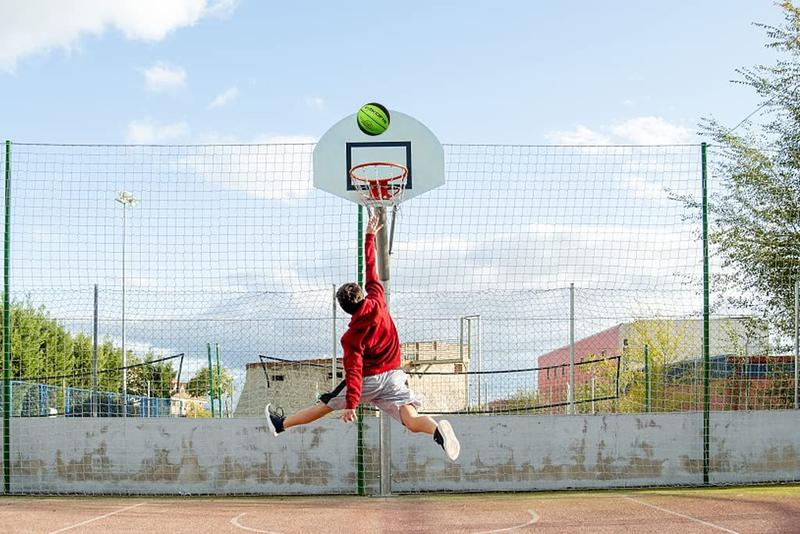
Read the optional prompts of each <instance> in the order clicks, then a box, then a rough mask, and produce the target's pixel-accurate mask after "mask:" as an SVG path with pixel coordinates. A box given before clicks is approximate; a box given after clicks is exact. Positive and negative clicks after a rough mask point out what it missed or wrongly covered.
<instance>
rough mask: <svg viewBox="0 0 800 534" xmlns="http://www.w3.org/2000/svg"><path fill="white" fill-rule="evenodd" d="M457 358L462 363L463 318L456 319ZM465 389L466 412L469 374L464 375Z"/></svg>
mask: <svg viewBox="0 0 800 534" xmlns="http://www.w3.org/2000/svg"><path fill="white" fill-rule="evenodd" d="M458 358H459V359H460V360H461V361H462V362H463V361H464V318H463V317H459V318H458ZM464 382H465V387H466V398H467V410H469V407H470V397H471V395H470V390H469V373H467V374H466V375H465V379H464Z"/></svg>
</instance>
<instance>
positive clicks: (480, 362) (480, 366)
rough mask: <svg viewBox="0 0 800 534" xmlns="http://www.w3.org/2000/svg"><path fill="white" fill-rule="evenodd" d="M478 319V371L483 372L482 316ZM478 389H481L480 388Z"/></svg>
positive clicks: (484, 395)
mask: <svg viewBox="0 0 800 534" xmlns="http://www.w3.org/2000/svg"><path fill="white" fill-rule="evenodd" d="M476 317H477V321H478V332H477V337H478V371H479V372H481V371H483V350H482V349H481V336H482V335H483V330H482V328H483V327H482V326H481V316H480V315H476ZM478 376H479V377H480V376H483V375H480V374H479V375H478ZM478 388H480V386H478ZM487 391H488V390H487ZM487 391H484V392H483V402H486V400H487ZM478 409H479V410H480V409H481V403H480V401H479V402H478Z"/></svg>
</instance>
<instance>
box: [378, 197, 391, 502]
mask: <svg viewBox="0 0 800 534" xmlns="http://www.w3.org/2000/svg"><path fill="white" fill-rule="evenodd" d="M375 212H376V213H377V214H378V216H379V217H380V220H381V224H382V225H383V226H382V228H381V229H380V230H378V233H377V235H376V236H375V248H376V249H377V259H378V278H380V280H381V284H383V290H384V294H385V295H386V307H387V308H389V307H390V302H391V299H390V295H391V288H390V286H389V272H390V268H389V243H388V235H387V228H386V209H385V208H382V207H381V208H375ZM380 435H381V480H380V493H381V495H382V496H387V495H391V494H392V426H391V420H390V419H389V418H388V417H386V416H385V415H384V414H383V413H381V416H380Z"/></svg>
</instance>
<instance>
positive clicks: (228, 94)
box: [208, 86, 239, 109]
mask: <svg viewBox="0 0 800 534" xmlns="http://www.w3.org/2000/svg"><path fill="white" fill-rule="evenodd" d="M237 98H239V88H238V87H236V86H234V87H228V88H227V89H225V90H224V91H223V92H222V93H220V94H219V95H217V97H216V98H215V99H214V100H212V101H211V103H210V104H209V105H208V107H209V108H210V109H214V108H221V107H225V106H227V105H228V104H230V103H231V102H233V101H234V100H236V99H237Z"/></svg>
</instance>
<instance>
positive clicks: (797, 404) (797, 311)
mask: <svg viewBox="0 0 800 534" xmlns="http://www.w3.org/2000/svg"><path fill="white" fill-rule="evenodd" d="M798 375H800V278H798V279H797V280H795V281H794V409H795V410H797V409H798V408H800V396H798V395H799V394H800V391H798V389H797V383H798Z"/></svg>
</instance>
